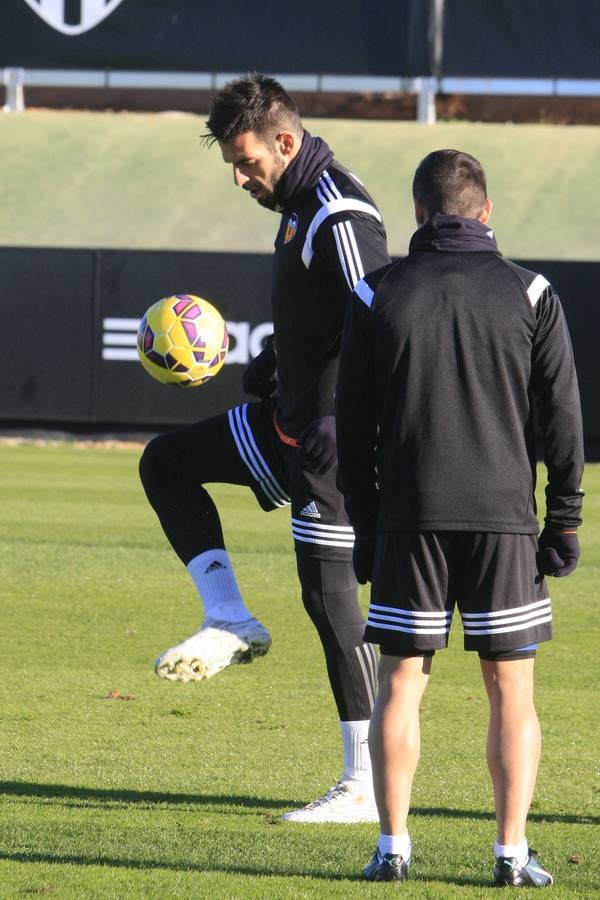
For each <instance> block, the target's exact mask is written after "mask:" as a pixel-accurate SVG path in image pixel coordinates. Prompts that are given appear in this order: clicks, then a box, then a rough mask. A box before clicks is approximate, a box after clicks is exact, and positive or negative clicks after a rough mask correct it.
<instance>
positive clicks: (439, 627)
mask: <svg viewBox="0 0 600 900" xmlns="http://www.w3.org/2000/svg"><path fill="white" fill-rule="evenodd" d="M451 621H452V613H451V612H448V611H446V610H443V611H442V612H434V611H431V610H423V611H420V610H414V609H399V608H398V607H396V606H379V605H377V604H376V603H371V605H370V606H369V614H368V617H367V624H368V625H371V626H372V627H373V628H380V629H383V630H385V631H403V632H404V633H406V634H448V632H449V631H450V622H451Z"/></svg>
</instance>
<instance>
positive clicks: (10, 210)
mask: <svg viewBox="0 0 600 900" xmlns="http://www.w3.org/2000/svg"><path fill="white" fill-rule="evenodd" d="M205 119H206V117H205V116H202V117H199V116H192V115H184V114H178V113H164V114H158V115H157V114H154V115H141V114H137V115H135V114H111V113H78V112H52V111H36V110H31V111H28V112H26V113H24V114H22V115H12V116H2V117H0V143H1V146H2V154H1V155H0V203H1V205H2V212H3V215H2V218H1V220H0V245H19V246H50V247H52V246H63V247H64V246H67V247H68V246H71V247H129V248H149V249H177V250H232V249H233V250H242V251H261V252H266V253H270V252H271V250H272V244H273V235H274V229H275V224H274V218H273V215H272V214H271V213H269V212H267V211H265V210H262V209H260V208H257V206H256V204H255V203H254V201H252V200H251V199H250V198H249V197H248V196H247V195H246V194H243V193H242V191H240V190H234V189H233V187H232V182H231V172H230V171H229V170H228V168H227V167H226V166H224V165H223V162H222V160H221V157H220V153H219V150H218V148H217V147H213V148H212V149H211V150H207V149H204V148H203V146H202V144H201V141H200V135H201V134H202V133H203V131H204V129H205ZM306 125H307V127H308V128H309V129H310V130H312V131H313V132H315V133H318V134H321V135H322V136H323V137H324V138H326V139H327V140H328V141H329V142H330V144H331V146H332V147H333V148H334V150H335V152H336V154H337V156H338V157H339V159H340V160H341V161H342V162H344V163H345V164H346V165H348V166H350V167H351V168H353V169H354V170H355V171H356V172H357V174H358V175H359V176H360V178H361V179H363V180H364V181H365V183H366V184H367V185H368V187H369V190H370V191H371V192H372V193H373V196H374V197H375V199H376V200H377V201H378V202H379V204H380V206H381V209H382V211H383V214H384V219H385V221H386V225H387V230H388V235H389V245H390V250H391V252H392V253H393V254H403V253H405V252H406V248H407V244H408V240H409V238H410V235H411V234H412V232H413V231H414V228H415V226H414V218H413V213H412V208H411V203H410V195H411V182H412V175H413V173H414V170H415V168H416V166H417V164H418V162H419V160H420V159H421V158H422V157H423V156H425V155H426V154H427V153H428V152H430V151H431V150H434V149H437V148H440V147H458V148H459V149H461V150H467V151H468V152H470V153H473V154H474V155H475V156H477V157H478V158H480V159H481V161H482V163H483V164H484V167H485V168H486V170H487V173H488V189H489V193H490V196H491V198H492V200H493V201H494V213H493V218H492V224H493V226H494V228H495V229H496V233H497V237H498V241H499V245H500V247H501V249H502V251H503V252H504V253H505V255H507V256H509V257H513V258H515V259H573V260H575V259H578V260H598V259H600V244H599V242H598V240H597V235H598V233H599V231H600V205H599V204H598V203H589V202H588V199H589V197H590V194H591V192H593V190H594V186H595V184H596V182H597V176H598V159H599V158H600V128H598V127H594V126H589V127H588V126H577V127H574V126H567V127H565V126H554V125H511V124H507V125H490V124H478V123H465V122H449V123H438V124H437V125H436V126H434V127H428V126H424V125H419V124H417V123H413V122H384V121H368V122H365V121H349V120H331V119H320V120H314V119H313V120H311V119H307V120H306Z"/></svg>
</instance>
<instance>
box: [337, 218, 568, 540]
mask: <svg viewBox="0 0 600 900" xmlns="http://www.w3.org/2000/svg"><path fill="white" fill-rule="evenodd" d="M535 407H537V411H538V415H539V426H540V429H541V435H542V439H543V446H544V455H545V462H546V465H547V467H548V486H547V489H546V496H547V511H546V524H549V525H555V526H560V527H575V526H577V525H579V524H581V505H582V497H583V492H582V491H581V490H580V482H581V476H582V471H583V437H582V426H581V411H580V403H579V392H578V387H577V378H576V374H575V367H574V362H573V353H572V349H571V342H570V338H569V334H568V330H567V325H566V322H565V318H564V314H563V310H562V308H561V304H560V301H559V298H558V296H557V294H556V293H555V291H554V290H553V288H552V287H551V285H550V284H549V283H548V282H547V281H546V279H545V278H544V277H543V276H542V275H539V274H537V273H535V272H530V271H528V270H527V269H524V268H522V267H520V266H518V265H516V264H515V263H513V262H509V261H508V260H506V259H504V258H503V257H502V256H501V255H500V253H499V252H498V251H497V249H496V246H495V241H494V239H493V233H492V232H491V231H489V230H488V228H487V227H486V226H483V225H481V224H480V223H479V222H475V221H473V220H465V219H459V218H458V217H446V216H435V217H434V219H433V220H430V221H429V222H428V223H426V225H424V226H423V228H422V229H419V231H418V232H417V233H416V234H415V236H414V237H413V240H412V241H411V249H410V252H409V255H408V256H407V257H406V258H405V259H403V260H401V261H399V262H397V263H394V264H392V265H390V266H387V267H385V268H383V269H381V270H380V271H378V272H376V273H372V274H371V275H369V276H367V277H366V278H365V279H363V280H362V281H361V282H360V283H359V284H358V285H357V288H356V290H355V293H354V296H353V300H352V303H351V305H350V307H349V311H348V318H347V322H346V330H345V333H344V343H343V348H342V358H341V365H340V374H339V382H338V389H337V427H338V458H339V483H340V488H341V490H342V491H343V493H344V495H345V500H346V507H347V510H348V514H349V517H350V520H351V522H352V524H353V525H354V526H355V528H357V529H359V530H360V529H363V530H367V529H368V530H373V529H374V528H375V527H377V528H378V529H380V530H385V531H394V530H413V529H415V530H465V531H493V532H512V533H524V534H528V533H537V531H538V523H537V519H536V508H535V498H534V488H535V447H534V428H533V414H534V408H535Z"/></svg>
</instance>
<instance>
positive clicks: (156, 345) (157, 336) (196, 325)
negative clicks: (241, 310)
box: [137, 294, 229, 387]
mask: <svg viewBox="0 0 600 900" xmlns="http://www.w3.org/2000/svg"><path fill="white" fill-rule="evenodd" d="M228 346H229V336H228V334H227V326H226V325H225V322H224V321H223V318H222V317H221V314H220V313H219V311H218V310H217V309H215V307H214V306H213V305H212V303H209V302H208V301H207V300H203V299H202V298H201V297H196V296H195V295H194V294H173V295H172V296H171V297H164V298H163V299H162V300H159V301H158V302H157V303H155V304H154V305H153V306H151V307H150V309H149V310H148V311H147V312H146V314H145V316H144V317H143V319H142V321H141V322H140V327H139V329H138V334H137V350H138V356H139V358H140V362H141V364H142V365H143V367H144V369H145V370H146V372H149V374H150V375H152V377H153V378H156V380H157V381H160V382H161V383H162V384H174V385H177V386H178V387H196V386H197V385H200V384H204V382H205V381H209V380H210V379H211V378H214V376H215V375H216V374H217V372H218V371H219V370H220V369H221V368H222V366H223V363H224V362H225V357H226V356H227V348H228Z"/></svg>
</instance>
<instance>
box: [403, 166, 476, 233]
mask: <svg viewBox="0 0 600 900" xmlns="http://www.w3.org/2000/svg"><path fill="white" fill-rule="evenodd" d="M413 198H414V199H415V200H418V201H419V203H420V204H421V205H422V206H423V207H424V208H425V211H426V213H427V215H428V216H430V217H431V216H433V215H434V213H445V214H446V215H449V216H464V217H465V218H467V219H476V218H478V217H479V215H480V214H481V212H482V210H483V208H484V206H485V201H486V200H487V186H486V180H485V172H484V171H483V166H482V165H481V163H480V162H479V161H478V160H476V159H475V157H474V156H470V155H469V154H468V153H463V152H462V151H461V150H434V151H433V153H429V154H428V156H426V157H425V159H423V160H421V162H420V163H419V166H418V168H417V171H416V172H415V177H414V178H413Z"/></svg>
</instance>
